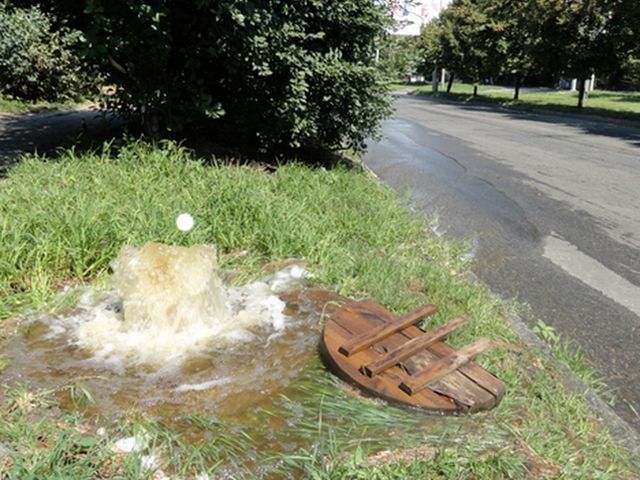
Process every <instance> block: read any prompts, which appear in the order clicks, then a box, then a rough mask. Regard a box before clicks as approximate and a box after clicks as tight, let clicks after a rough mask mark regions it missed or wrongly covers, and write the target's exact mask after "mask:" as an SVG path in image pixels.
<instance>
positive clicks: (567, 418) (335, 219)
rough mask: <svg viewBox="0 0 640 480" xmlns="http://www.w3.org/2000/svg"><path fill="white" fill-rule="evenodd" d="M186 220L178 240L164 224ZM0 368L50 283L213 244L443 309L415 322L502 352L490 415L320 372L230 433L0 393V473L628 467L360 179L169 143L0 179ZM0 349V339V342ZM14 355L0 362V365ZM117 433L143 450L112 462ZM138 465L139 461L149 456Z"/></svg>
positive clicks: (18, 389)
mask: <svg viewBox="0 0 640 480" xmlns="http://www.w3.org/2000/svg"><path fill="white" fill-rule="evenodd" d="M181 212H189V213H191V214H192V215H193V217H194V218H195V219H196V226H195V228H194V229H193V230H192V231H190V232H189V233H188V234H185V233H183V232H179V231H178V230H177V229H176V228H175V223H174V222H175V218H176V216H177V214H178V213H181ZM0 238H1V239H2V248H1V249H0V318H1V319H4V320H0V355H2V352H3V350H2V345H3V343H5V344H6V342H9V341H11V338H12V337H13V336H15V335H23V334H26V333H25V331H24V330H22V329H20V328H17V329H16V328H15V325H16V322H17V321H19V320H20V319H23V318H26V317H29V316H34V315H35V314H36V313H37V312H42V311H48V310H51V309H55V308H56V304H57V301H58V300H59V296H54V293H56V292H59V291H61V290H62V289H63V288H64V287H65V286H71V287H75V286H77V285H82V284H91V285H94V286H95V287H96V288H102V287H103V286H104V285H105V282H106V280H107V278H108V276H109V261H110V260H112V259H113V258H114V257H115V256H116V255H117V253H118V251H119V250H120V248H121V247H122V245H124V244H126V243H132V244H135V245H141V244H142V243H144V242H147V241H161V242H166V243H170V244H182V245H187V244H196V243H210V242H215V243H216V244H217V245H218V249H219V254H220V257H221V258H220V263H221V267H222V268H225V269H233V270H235V271H237V272H239V275H238V276H237V277H236V280H235V282H236V283H244V282H247V281H249V280H252V279H255V278H257V277H260V276H261V275H263V274H264V272H265V268H266V266H267V264H269V263H272V262H274V261H278V260H283V259H289V258H298V259H303V260H304V261H305V263H306V265H307V266H308V268H309V269H310V270H311V272H312V273H313V275H314V277H313V280H312V282H313V284H314V285H316V286H322V287H323V288H328V289H333V290H335V291H337V292H339V293H341V294H343V295H347V296H351V297H354V298H373V299H375V300H376V301H378V302H379V303H381V304H383V305H385V306H386V307H387V308H389V309H390V310H392V311H394V312H398V313H403V312H406V311H408V310H410V309H413V308H415V307H417V306H419V305H420V304H423V303H428V302H429V303H435V304H437V305H439V306H440V307H441V309H440V311H439V313H438V314H437V316H436V317H435V318H434V320H433V322H431V323H430V326H432V325H438V324H441V323H443V322H445V321H447V320H448V319H451V318H453V317H456V316H461V315H463V316H466V317H468V318H469V319H470V324H469V325H468V326H467V327H465V328H464V329H462V330H461V331H459V332H458V333H456V334H454V335H453V336H452V337H451V339H450V343H451V344H452V345H453V346H459V345H461V344H464V343H468V342H469V341H471V340H472V339H476V338H477V337H479V336H488V337H491V338H493V339H496V340H497V341H499V342H501V343H502V347H501V348H498V349H495V350H493V351H491V352H490V353H488V354H486V355H485V356H484V357H482V358H480V360H479V362H480V363H481V364H482V365H483V366H484V367H485V368H487V369H488V370H489V371H491V372H493V373H495V374H496V375H498V376H499V377H500V378H502V379H503V380H504V381H505V383H506V384H507V393H506V395H505V398H504V399H503V401H502V402H501V404H500V405H498V407H497V408H495V409H494V410H492V411H490V412H487V413H481V414H476V415H472V416H468V417H445V418H443V417H437V416H431V415H426V414H424V413H420V412H417V411H411V410H406V409H401V408H397V407H392V406H388V405H385V404H382V403H378V402H372V401H370V400H366V399H363V398H361V397H359V396H358V395H356V394H354V392H353V391H351V390H349V389H345V388H344V387H343V386H342V383H341V382H340V381H338V380H336V379H335V378H334V377H333V376H332V375H330V374H329V373H327V372H326V370H325V369H324V367H323V366H322V363H321V362H320V360H319V359H317V358H316V359H315V360H313V361H311V362H310V363H309V365H308V366H307V368H306V369H305V371H304V372H303V374H301V375H300V376H299V377H297V378H295V379H294V380H293V382H292V386H291V388H290V389H289V390H288V391H287V393H286V395H285V394H282V395H280V396H279V397H278V398H276V399H274V402H275V404H274V407H273V408H272V409H271V410H269V411H265V410H255V411H250V412H246V415H240V416H238V417H237V418H235V419H234V420H233V421H232V420H229V419H224V418H219V417H217V416H216V417H212V416H211V415H203V414H202V413H201V412H197V411H185V412H181V413H180V415H175V414H172V415H169V416H166V417H154V416H151V415H149V414H147V413H146V412H145V411H135V412H134V411H132V412H131V414H129V415H126V416H125V417H124V418H116V419H114V418H104V417H101V416H100V415H97V416H95V415H93V416H90V415H85V407H86V405H88V404H91V400H92V395H94V394H95V392H88V391H85V390H84V389H83V387H82V385H81V384H80V383H78V382H79V380H73V381H72V380H70V382H69V385H68V386H66V387H65V389H64V392H62V393H65V394H68V397H69V399H68V400H69V401H66V402H61V401H60V398H61V397H60V395H59V394H60V393H61V392H60V391H56V392H54V391H51V390H45V391H35V390H33V389H31V388H29V386H28V381H27V379H25V383H24V384H23V385H10V386H6V385H5V388H3V390H2V393H1V394H0V402H1V405H0V478H7V479H21V480H22V479H27V478H33V479H44V478H105V479H106V478H109V479H111V478H127V479H130V478H149V479H151V478H157V479H159V478H167V477H163V476H162V475H161V472H160V470H159V469H162V471H163V472H164V473H163V474H166V475H167V476H169V477H170V478H194V479H195V478H197V479H199V480H204V479H205V478H300V477H304V478H314V479H323V478H332V479H334V478H335V479H354V478H362V479H392V478H397V479H407V478H420V479H431V478H433V479H451V478H457V479H467V478H468V479H486V478H536V479H537V478H557V477H562V478H575V479H587V478H588V479H596V478H598V479H631V478H637V477H635V476H636V475H637V474H638V469H637V466H636V465H634V463H633V459H631V458H630V456H629V454H628V453H627V452H626V451H625V450H623V449H621V448H619V447H618V446H617V445H616V444H615V443H614V442H613V439H612V437H611V436H610V434H609V433H608V432H607V431H606V429H605V428H603V426H602V425H601V424H600V423H599V422H598V421H597V419H596V418H594V417H593V415H592V414H591V413H590V411H589V410H588V409H587V407H586V406H585V403H584V401H583V400H582V399H581V398H580V397H578V396H575V395H571V394H568V393H567V392H566V390H565V389H564V388H563V386H562V384H561V383H560V381H559V380H558V374H557V372H556V370H555V369H554V366H553V364H552V363H551V362H549V361H548V360H547V358H546V357H544V356H542V355H541V354H539V353H538V352H536V351H533V350H531V349H529V348H527V347H526V346H525V345H524V344H522V343H521V342H520V341H519V340H518V337H517V336H516V335H515V333H514V332H513V331H512V330H511V328H510V326H509V324H508V322H507V321H506V320H505V316H506V315H508V314H509V312H510V311H511V309H513V308H515V306H512V305H506V304H504V303H501V302H498V301H497V300H495V298H494V297H493V296H492V295H491V294H490V293H489V292H488V291H487V290H485V288H484V287H482V286H481V285H478V284H475V283H473V282H471V281H469V280H468V278H467V277H466V275H465V271H466V270H467V269H468V267H469V265H468V264H466V263H465V260H464V259H465V258H466V257H465V255H463V254H464V252H465V250H464V248H463V247H462V246H459V245H455V244H451V243H448V242H445V241H443V240H442V239H440V238H438V237H436V236H434V235H433V234H432V233H431V231H430V229H429V226H428V225H427V224H426V223H425V222H424V220H422V219H419V218H416V217H415V216H414V215H413V214H411V213H410V211H409V210H408V209H407V208H406V204H405V203H404V202H403V201H402V200H401V199H399V198H398V197H397V196H396V195H395V194H394V193H393V192H392V191H391V190H390V189H388V188H385V187H384V186H382V185H380V184H379V183H378V182H376V181H375V180H374V179H372V178H371V177H370V176H369V175H368V174H367V173H366V172H364V171H361V170H360V169H358V168H353V169H347V168H344V167H339V168H334V169H331V170H326V169H323V168H311V167H308V166H304V165H302V164H296V163H291V164H286V165H282V166H280V167H279V168H277V169H276V170H275V171H268V170H265V169H264V168H261V167H260V166H254V167H249V166H242V167H239V166H230V165H226V164H222V163H220V164H213V165H205V164H203V163H201V162H199V161H196V160H193V159H192V158H191V157H190V155H189V153H188V152H187V151H186V150H185V149H182V148H180V147H178V146H176V145H175V144H173V143H166V144H162V145H161V146H158V147H152V146H149V145H145V144H142V143H131V144H129V145H127V146H125V147H122V148H120V149H114V148H111V147H110V146H108V145H105V147H104V148H103V150H102V151H98V152H96V153H94V154H82V155H79V154H76V153H74V152H73V151H67V152H66V153H64V154H63V155H62V156H61V158H60V159H59V160H55V161H44V160H42V159H38V158H34V157H29V158H26V159H24V160H23V161H22V162H21V163H20V164H18V165H17V166H15V167H13V168H12V169H11V170H10V171H9V172H8V177H7V178H6V179H5V180H2V181H0ZM3 338H4V342H3V341H2V339H3ZM12 361H14V359H12V358H11V357H10V356H6V355H5V356H4V357H1V356H0V383H5V380H4V378H3V377H2V369H3V368H6V365H8V364H10V362H12ZM123 437H134V438H137V439H140V442H142V439H144V442H143V443H144V446H143V447H142V448H140V449H138V450H137V451H135V452H132V453H128V454H126V453H122V452H119V453H114V452H113V450H112V449H113V447H114V442H116V441H117V440H119V439H122V438H123ZM150 458H154V459H155V462H152V461H150Z"/></svg>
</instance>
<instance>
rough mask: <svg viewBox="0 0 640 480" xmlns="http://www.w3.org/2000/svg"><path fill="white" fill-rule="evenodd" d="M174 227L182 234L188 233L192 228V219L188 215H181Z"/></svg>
mask: <svg viewBox="0 0 640 480" xmlns="http://www.w3.org/2000/svg"><path fill="white" fill-rule="evenodd" d="M176 227H178V230H180V231H182V232H188V231H189V230H191V229H192V228H193V217H192V216H191V215H189V214H188V213H181V214H180V215H178V218H176Z"/></svg>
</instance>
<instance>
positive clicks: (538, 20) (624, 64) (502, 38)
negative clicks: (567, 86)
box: [413, 0, 640, 106]
mask: <svg viewBox="0 0 640 480" xmlns="http://www.w3.org/2000/svg"><path fill="white" fill-rule="evenodd" d="M413 45H414V48H415V51H414V53H413V56H414V58H418V59H419V60H418V63H417V64H414V68H417V69H419V70H421V71H422V72H423V73H424V74H425V75H431V72H432V71H433V70H434V69H437V68H446V69H447V70H448V71H449V72H450V74H451V75H450V82H449V85H448V88H449V89H450V88H451V81H452V80H453V78H454V77H458V78H461V79H465V80H467V81H471V82H473V83H474V84H476V85H477V84H478V83H481V82H482V81H483V80H484V79H488V78H496V77H506V78H507V80H508V81H510V82H511V83H512V84H513V85H514V86H515V89H514V97H515V98H516V99H517V98H518V95H519V90H520V86H521V85H522V83H523V82H524V80H525V79H537V80H538V81H540V80H546V81H550V80H551V79H553V80H557V79H559V78H561V77H562V78H568V79H571V78H576V79H578V87H579V91H580V95H579V106H582V105H583V103H584V99H585V95H586V89H585V84H586V81H587V79H589V78H590V77H591V75H592V74H594V73H595V74H596V75H598V77H599V78H603V79H606V80H607V82H608V83H609V84H610V85H611V86H613V87H620V86H621V83H622V80H623V79H624V78H628V79H632V80H635V81H636V82H640V1H638V0H453V2H452V3H451V4H450V5H449V7H448V8H446V9H445V10H444V11H443V12H441V14H440V16H439V18H437V19H435V20H434V21H432V22H431V23H429V24H427V25H425V26H424V27H423V29H422V32H421V35H420V37H419V38H418V39H416V40H415V42H414V44H413Z"/></svg>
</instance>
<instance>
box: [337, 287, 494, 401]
mask: <svg viewBox="0 0 640 480" xmlns="http://www.w3.org/2000/svg"><path fill="white" fill-rule="evenodd" d="M394 318H395V317H394V316H393V314H392V313H391V312H389V311H388V310H386V309H385V308H384V307H382V306H380V305H379V304H377V303H375V302H373V301H371V300H366V301H363V302H353V303H350V304H347V305H345V306H343V307H342V308H341V309H340V310H338V311H337V312H336V314H335V315H334V316H333V320H334V321H336V322H337V323H340V324H341V325H346V326H347V328H352V329H353V332H354V334H355V335H359V334H362V333H364V332H367V331H370V330H371V328H372V325H373V326H377V325H381V324H384V323H386V322H389V321H392V320H393V319H394ZM420 335H424V331H422V330H421V329H419V328H417V327H409V328H407V329H405V330H402V331H401V332H398V333H396V334H394V335H391V336H390V337H387V338H385V339H384V340H381V341H380V342H378V343H377V344H375V345H374V346H373V348H370V349H367V350H364V351H362V352H360V353H358V354H356V356H354V357H352V358H353V361H354V362H360V363H358V364H356V365H357V366H358V367H359V366H360V365H362V363H368V361H367V360H366V359H364V358H362V355H364V354H365V353H367V352H378V353H379V354H384V353H385V352H387V351H390V350H393V349H395V348H397V347H399V346H400V345H402V344H404V343H406V341H407V340H410V339H412V338H414V337H416V336H420ZM437 346H442V347H443V348H447V349H450V347H448V346H447V345H446V344H444V343H436V344H434V345H432V346H431V347H429V348H428V349H427V350H423V351H422V352H419V353H418V354H416V356H414V357H411V358H410V359H408V360H406V361H405V362H403V367H404V368H405V370H407V371H408V372H409V373H410V374H412V373H414V372H417V371H421V370H423V369H424V368H426V367H428V366H430V365H431V364H433V363H435V362H436V361H438V360H439V359H440V358H441V357H442V356H445V355H444V354H442V353H435V351H434V350H435V348H436V347H437ZM451 350H452V349H451ZM338 356H340V357H341V358H343V359H345V360H347V359H349V357H344V356H343V355H341V354H340V355H338ZM378 358H380V357H378ZM478 368H481V367H479V366H478ZM360 375H361V376H362V377H366V375H363V374H360ZM385 375H386V373H385ZM367 378H368V377H367ZM496 380H497V379H496ZM498 381H499V380H498ZM397 386H398V384H396V388H397ZM425 390H427V389H425ZM429 390H433V391H434V392H437V393H440V394H442V395H446V396H448V397H450V398H451V399H452V400H455V401H456V402H457V403H458V404H459V405H460V407H459V410H465V409H469V410H471V411H478V410H483V409H488V408H491V407H493V406H494V405H495V404H496V397H495V396H494V395H492V394H491V393H490V392H489V391H487V390H486V389H484V388H482V387H481V386H479V385H478V384H477V383H475V382H473V381H472V380H470V379H469V378H467V377H466V376H464V375H462V374H461V373H460V372H453V373H451V374H450V375H447V376H446V377H445V378H443V379H442V380H440V381H437V382H433V383H432V384H431V385H429ZM403 393H404V392H403ZM405 395H406V394H405ZM407 398H409V397H408V396H407Z"/></svg>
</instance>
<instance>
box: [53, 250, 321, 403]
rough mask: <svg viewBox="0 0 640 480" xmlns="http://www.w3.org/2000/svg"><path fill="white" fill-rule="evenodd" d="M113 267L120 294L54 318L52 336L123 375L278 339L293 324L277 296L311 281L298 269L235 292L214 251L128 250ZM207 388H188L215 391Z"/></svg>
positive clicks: (90, 298)
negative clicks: (261, 337)
mask: <svg viewBox="0 0 640 480" xmlns="http://www.w3.org/2000/svg"><path fill="white" fill-rule="evenodd" d="M112 267H113V269H114V275H113V284H114V287H115V290H114V291H110V292H95V291H87V292H86V293H85V294H83V295H82V296H81V298H80V301H79V304H78V308H77V309H76V311H75V313H74V314H73V315H68V316H58V317H50V318H49V320H48V321H47V323H48V326H49V332H48V333H47V335H48V336H50V337H51V336H60V335H66V336H68V337H70V338H71V339H72V341H73V342H75V343H76V344H77V345H79V346H81V347H82V348H84V349H86V350H88V351H90V352H91V353H92V355H93V356H92V358H91V361H92V362H99V363H100V364H101V365H104V366H107V367H110V368H112V369H113V370H116V371H120V372H122V371H124V369H125V368H126V366H130V365H133V366H135V365H147V366H150V367H152V368H154V369H156V370H159V369H162V370H166V369H171V368H173V367H176V368H177V367H179V366H180V364H182V363H183V362H184V361H185V360H187V359H188V358H190V357H192V356H195V355H198V354H201V353H203V352H206V351H207V350H211V349H214V348H227V347H230V346H233V345H235V344H238V343H243V342H248V341H251V340H252V339H253V338H254V337H255V335H254V332H255V331H258V330H260V331H264V329H268V330H271V333H270V335H271V336H273V335H278V332H282V331H283V330H285V329H286V328H287V325H288V322H290V319H289V318H288V317H287V316H286V315H285V314H284V309H285V303H284V302H283V301H282V300H281V299H280V298H279V297H278V296H277V293H278V292H282V291H283V290H284V289H286V288H292V287H293V286H295V285H296V284H297V285H300V284H301V282H302V281H303V280H304V279H305V278H308V277H309V274H308V272H307V271H306V270H305V269H304V267H302V266H300V265H293V266H290V267H288V268H286V269H284V270H282V271H280V272H277V273H276V274H274V275H273V276H272V277H271V278H270V279H268V280H266V281H258V282H253V283H250V284H248V285H245V286H242V287H228V286H226V285H224V284H223V282H222V281H221V280H220V278H219V277H218V275H217V260H216V253H215V247H213V246H212V245H195V246H192V247H177V246H169V245H163V244H157V243H149V244H146V245H144V246H143V247H142V248H140V249H136V248H133V247H130V246H125V247H124V248H123V249H122V251H121V253H120V255H119V256H118V258H117V259H116V260H115V261H114V262H113V263H112ZM96 296H97V298H96ZM215 381H217V380H214V381H212V382H215ZM207 383H210V382H205V383H204V384H200V385H191V386H189V385H187V386H184V388H185V389H189V388H191V389H194V390H197V389H199V388H201V389H206V388H211V387H212V386H214V384H213V383H211V385H210V386H207V385H206V384H207ZM203 385H204V386H203ZM178 388H181V387H178ZM185 391H186V390H185Z"/></svg>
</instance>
